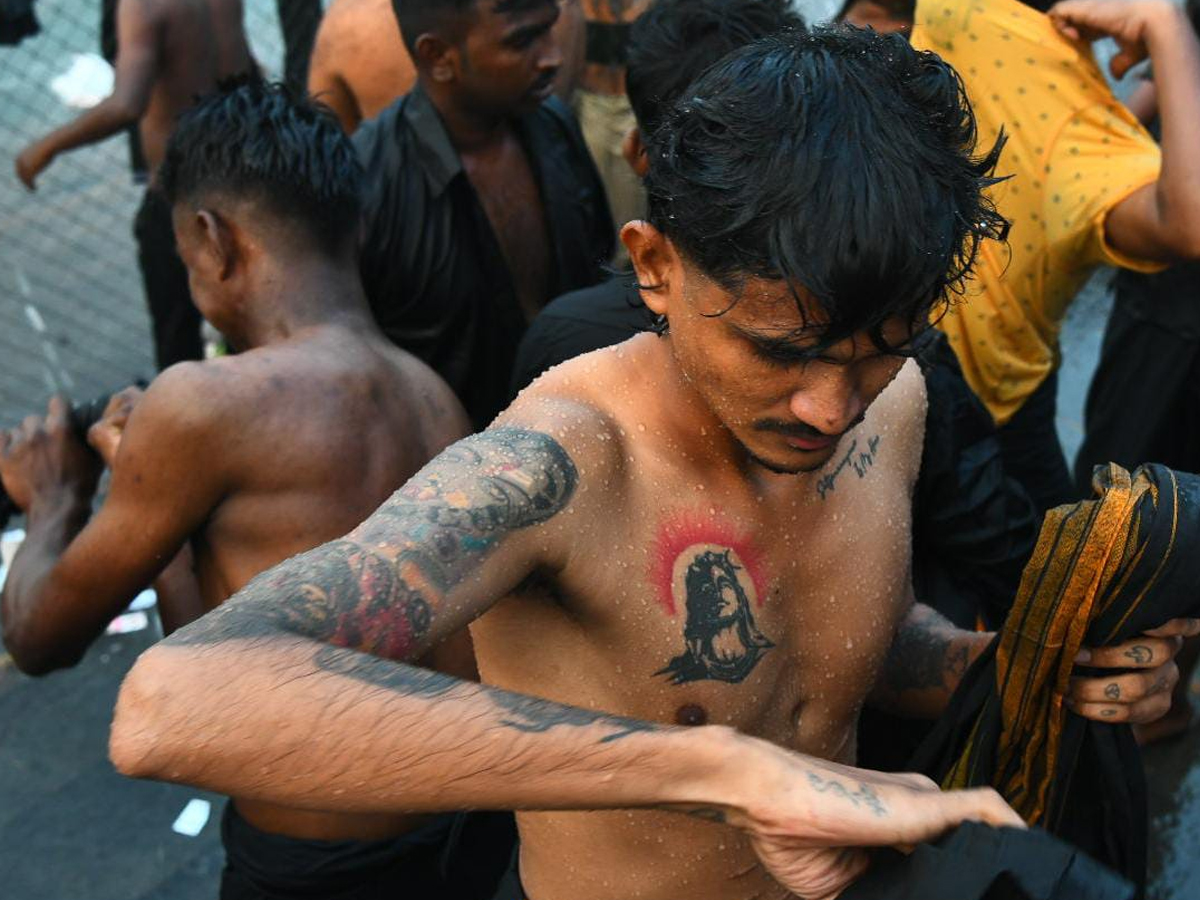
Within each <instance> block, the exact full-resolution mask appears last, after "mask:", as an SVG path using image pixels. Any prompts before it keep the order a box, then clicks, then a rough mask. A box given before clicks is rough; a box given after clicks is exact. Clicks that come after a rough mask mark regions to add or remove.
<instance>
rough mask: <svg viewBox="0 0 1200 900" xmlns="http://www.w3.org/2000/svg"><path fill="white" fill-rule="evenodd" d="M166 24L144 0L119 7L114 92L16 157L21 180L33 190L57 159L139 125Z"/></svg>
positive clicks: (129, 0) (123, 0) (126, 1)
mask: <svg viewBox="0 0 1200 900" xmlns="http://www.w3.org/2000/svg"><path fill="white" fill-rule="evenodd" d="M161 30H162V22H161V18H160V16H159V14H158V13H157V12H156V11H155V9H154V8H153V5H152V4H150V3H147V2H145V0H120V2H119V3H118V5H117V60H116V65H115V72H114V75H113V91H112V93H111V94H110V95H109V96H108V97H106V98H105V99H104V100H102V101H100V102H99V103H98V104H96V105H95V106H93V107H92V108H91V109H89V110H88V111H87V112H85V113H83V114H82V115H80V116H78V117H77V118H75V119H73V120H71V121H70V122H68V123H67V124H66V125H63V126H62V127H61V128H58V129H55V130H54V131H52V132H50V134H48V135H46V136H45V137H43V138H42V139H41V140H38V141H35V142H34V143H32V144H30V145H29V146H28V147H26V148H25V149H24V150H22V151H21V154H20V155H19V156H18V157H17V161H16V169H17V177H18V178H20V179H21V181H22V183H24V185H25V186H26V187H27V188H29V189H30V190H33V189H34V186H35V180H36V179H37V176H38V174H39V173H40V172H41V171H42V170H43V169H45V168H46V167H47V166H48V165H50V163H51V162H53V161H54V157H56V156H57V155H58V154H60V153H63V152H65V151H67V150H73V149H75V148H76V147H81V146H83V145H85V144H94V143H96V142H97V141H102V140H104V139H105V138H107V137H110V136H112V135H114V134H116V133H117V132H119V131H124V130H125V129H126V128H128V127H129V126H130V125H133V124H134V123H136V122H137V121H138V120H139V119H140V118H141V117H142V114H143V113H145V112H146V107H147V106H148V105H149V103H150V92H151V90H152V89H153V87H154V81H155V79H156V77H157V75H158V68H159V65H160V58H159V55H160V49H161V48H160V46H159V44H160V33H161Z"/></svg>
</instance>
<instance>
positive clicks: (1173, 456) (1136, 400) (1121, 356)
mask: <svg viewBox="0 0 1200 900" xmlns="http://www.w3.org/2000/svg"><path fill="white" fill-rule="evenodd" d="M1114 286H1115V288H1116V297H1115V300H1114V303H1113V309H1112V313H1111V314H1110V315H1109V319H1108V327H1107V328H1106V329H1105V332H1104V343H1103V344H1102V346H1101V348H1100V361H1099V363H1098V364H1097V366H1096V374H1095V375H1094V376H1093V377H1092V384H1091V387H1090V388H1089V389H1088V397H1087V406H1086V408H1085V413H1084V437H1083V443H1082V445H1081V446H1080V448H1079V454H1078V456H1076V458H1075V485H1076V489H1077V490H1078V492H1079V494H1080V495H1081V496H1083V495H1085V494H1086V493H1087V491H1088V486H1089V485H1090V483H1091V479H1092V469H1094V468H1095V467H1096V466H1098V465H1103V464H1104V463H1107V462H1115V463H1117V464H1118V465H1121V466H1124V467H1126V468H1130V467H1132V466H1136V465H1138V464H1140V463H1143V462H1156V463H1162V464H1163V465H1165V466H1169V467H1171V468H1172V469H1182V470H1183V471H1185V472H1196V471H1200V263H1181V264H1180V265H1178V266H1173V267H1172V268H1170V269H1167V270H1166V271H1164V272H1158V273H1155V274H1151V275H1147V274H1145V273H1142V272H1132V271H1128V270H1121V271H1120V272H1118V273H1117V276H1116V278H1115V279H1114Z"/></svg>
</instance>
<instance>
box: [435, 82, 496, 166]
mask: <svg viewBox="0 0 1200 900" xmlns="http://www.w3.org/2000/svg"><path fill="white" fill-rule="evenodd" d="M421 89H422V90H423V91H424V92H425V94H426V96H427V97H428V98H429V102H430V103H432V104H433V108H434V109H436V110H437V113H438V117H439V118H440V119H441V120H442V125H443V127H445V129H446V134H447V135H448V136H449V138H450V143H451V144H452V145H453V146H454V149H455V150H457V151H458V152H459V153H460V154H461V153H475V152H478V151H481V150H486V149H488V148H489V147H493V146H495V145H496V144H497V143H499V142H500V141H502V140H503V139H504V138H505V137H506V136H507V135H509V134H510V133H511V132H512V126H513V120H514V118H515V115H504V114H498V113H485V112H481V111H479V110H473V109H467V108H465V107H464V106H463V105H462V104H461V103H458V102H456V98H455V97H454V94H453V92H452V91H449V90H446V89H444V88H441V87H439V86H438V85H436V84H431V83H429V82H427V81H425V80H424V79H422V81H421Z"/></svg>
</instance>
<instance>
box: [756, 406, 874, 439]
mask: <svg viewBox="0 0 1200 900" xmlns="http://www.w3.org/2000/svg"><path fill="white" fill-rule="evenodd" d="M866 417H867V411H866V410H865V409H864V410H863V411H862V412H860V413H859V414H858V417H857V418H855V420H854V421H853V422H851V423H850V424H849V425H847V426H846V428H845V430H843V431H841V432H838V433H837V434H829V433H828V432H825V431H822V430H821V429H819V428H813V426H811V425H808V424H806V423H804V422H781V421H779V420H778V419H760V420H759V421H757V422H755V423H754V430H755V431H769V432H773V433H775V434H782V435H783V436H784V437H794V438H808V439H809V440H816V441H820V440H830V439H835V438H840V437H841V436H842V435H843V434H845V433H846V432H847V431H852V430H853V429H854V428H856V427H858V425H859V424H860V423H861V422H862V420H863V419H865V418H866Z"/></svg>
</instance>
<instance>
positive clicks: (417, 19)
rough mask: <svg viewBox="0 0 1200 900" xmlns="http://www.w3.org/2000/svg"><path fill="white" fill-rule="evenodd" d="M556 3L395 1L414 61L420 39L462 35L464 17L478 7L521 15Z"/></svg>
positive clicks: (533, 0) (529, 0)
mask: <svg viewBox="0 0 1200 900" xmlns="http://www.w3.org/2000/svg"><path fill="white" fill-rule="evenodd" d="M550 2H554V0H392V11H393V12H394V13H395V14H396V22H397V23H398V24H399V27H400V32H401V36H402V37H403V38H404V46H405V47H406V48H408V54H409V56H411V57H412V58H413V59H414V60H415V59H416V58H417V38H419V37H420V36H421V35H423V34H427V33H429V32H431V31H434V32H443V33H446V34H447V36H449V35H451V34H454V35H461V34H462V33H463V30H464V18H465V16H466V15H467V14H468V13H470V12H472V11H473V10H474V9H475V5H476V4H477V3H490V4H492V9H494V10H495V11H496V12H498V13H501V14H504V13H511V12H522V11H524V10H527V9H534V8H536V7H539V6H545V5H546V4H547V3H550Z"/></svg>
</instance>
